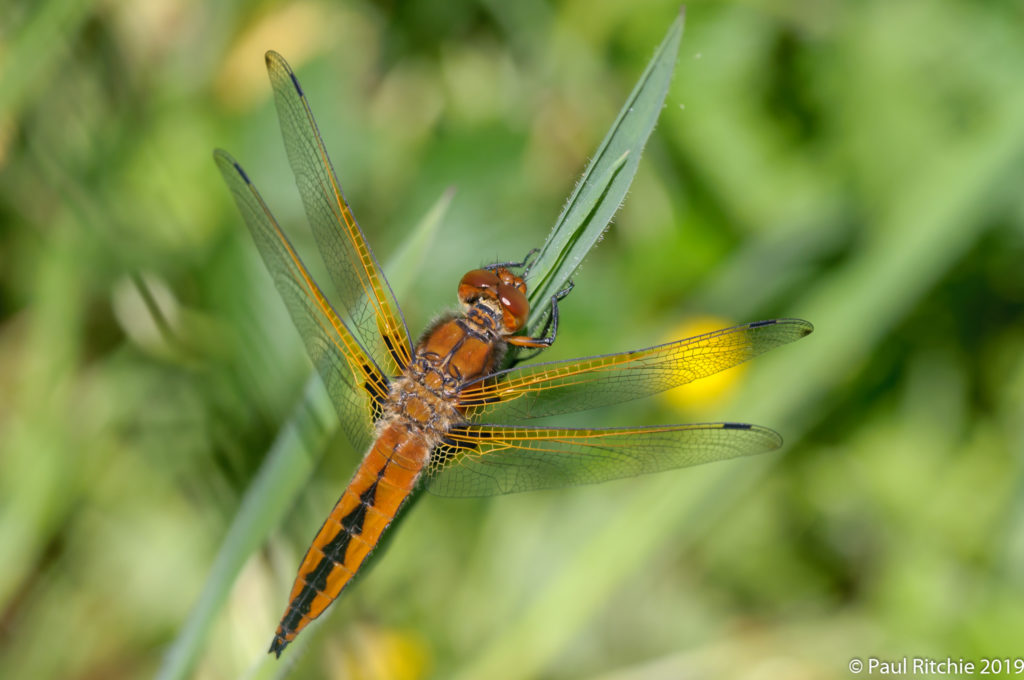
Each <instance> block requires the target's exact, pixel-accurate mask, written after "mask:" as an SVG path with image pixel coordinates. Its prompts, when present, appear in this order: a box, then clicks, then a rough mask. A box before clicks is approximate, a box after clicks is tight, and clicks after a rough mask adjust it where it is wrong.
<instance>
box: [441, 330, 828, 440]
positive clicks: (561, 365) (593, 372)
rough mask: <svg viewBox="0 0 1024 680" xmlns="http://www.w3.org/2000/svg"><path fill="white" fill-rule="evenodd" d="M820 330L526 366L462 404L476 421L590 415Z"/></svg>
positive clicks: (754, 334) (708, 336)
mask: <svg viewBox="0 0 1024 680" xmlns="http://www.w3.org/2000/svg"><path fill="white" fill-rule="evenodd" d="M813 330H814V327H813V326H812V325H811V324H810V323H808V322H807V321H803V320H802V319H772V320H770V321H755V322H753V323H747V324H743V325H742V326H734V327H732V328H726V329H723V330H720V331H714V332H712V333H705V334H704V335H698V336H695V337H692V338H685V339H683V340H677V341H675V342H669V343H666V344H664V345H656V346H654V347H648V348H647V349H639V350H634V351H632V352H622V353H620V354H606V355H602V356H594V357H587V358H585V359H569V360H567V361H553V362H548V363H542V364H534V365H532V366H522V367H518V368H513V369H509V370H507V371H501V372H499V373H495V374H493V375H491V376H487V377H486V378H483V379H481V380H478V381H476V382H473V383H470V384H469V385H467V386H466V387H465V388H463V390H462V391H461V392H460V394H459V404H460V406H462V407H463V408H464V409H465V413H466V417H467V418H468V419H470V420H477V419H480V418H482V417H486V418H487V420H495V421H503V420H523V419H529V418H540V417H543V416H550V415H556V414H559V413H570V412H574V411H585V410H587V409H592V408H596V407H598V406H608V405H609V404H617V403H619V402H623V401H629V400H631V399H639V398H640V397H646V396H649V395H651V394H656V393H658V392H662V391H664V390H668V389H671V388H673V387H678V386H679V385H685V384H686V383H688V382H691V381H694V380H698V379H700V378H704V377H706V376H709V375H712V374H713V373H718V372H719V371H722V370H725V369H727V368H731V367H733V366H736V365H738V364H741V363H743V362H744V361H747V360H748V359H752V358H754V357H756V356H757V355H759V354H762V353H764V352H767V351H768V350H770V349H772V348H773V347H778V346H779V345H784V344H786V343H789V342H793V341H794V340H798V339H799V338H802V337H804V336H805V335H808V334H809V333H810V332H811V331H813Z"/></svg>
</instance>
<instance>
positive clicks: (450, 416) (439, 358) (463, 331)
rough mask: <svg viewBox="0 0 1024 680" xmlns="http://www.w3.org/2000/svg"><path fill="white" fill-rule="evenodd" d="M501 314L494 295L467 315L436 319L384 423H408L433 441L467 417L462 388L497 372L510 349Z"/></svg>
mask: <svg viewBox="0 0 1024 680" xmlns="http://www.w3.org/2000/svg"><path fill="white" fill-rule="evenodd" d="M499 314H500V310H499V309H496V308H495V307H494V305H492V303H491V302H490V301H481V302H478V303H477V304H475V305H473V306H471V307H470V308H469V309H468V310H467V312H466V314H465V315H453V316H447V317H442V318H441V319H439V320H438V321H436V322H435V323H434V324H433V325H431V327H430V328H428V329H427V331H426V332H425V333H424V334H423V337H422V338H421V339H420V342H419V344H417V346H416V350H415V353H414V354H413V358H412V361H411V362H410V363H409V366H408V367H407V368H406V370H405V372H404V373H403V374H402V375H401V376H400V377H398V378H396V379H395V380H394V381H393V382H392V384H391V394H390V404H389V405H388V408H387V414H386V416H385V417H384V419H383V421H382V423H381V424H382V425H383V426H385V427H386V426H388V425H392V424H401V425H404V426H405V427H407V428H408V429H410V430H415V431H417V433H418V434H420V435H421V436H423V437H424V439H425V440H426V443H427V444H428V446H430V447H433V446H435V445H436V444H438V443H439V442H440V441H441V440H442V438H443V437H444V435H445V433H446V432H448V431H449V430H450V429H451V428H453V427H455V426H456V425H459V424H461V423H463V422H464V418H463V416H462V413H461V412H460V410H459V409H458V407H457V405H456V404H457V397H458V393H459V390H460V389H461V388H462V387H463V385H465V384H466V383H468V382H471V381H473V380H476V379H477V378H480V377H482V376H485V375H487V374H489V373H491V372H492V371H493V370H494V367H495V365H497V363H498V361H500V360H501V357H502V356H503V354H504V352H505V346H506V344H505V340H504V338H503V337H502V335H501V334H500V333H499V332H498V331H497V320H498V319H499V318H500V317H499V316H498V315H499Z"/></svg>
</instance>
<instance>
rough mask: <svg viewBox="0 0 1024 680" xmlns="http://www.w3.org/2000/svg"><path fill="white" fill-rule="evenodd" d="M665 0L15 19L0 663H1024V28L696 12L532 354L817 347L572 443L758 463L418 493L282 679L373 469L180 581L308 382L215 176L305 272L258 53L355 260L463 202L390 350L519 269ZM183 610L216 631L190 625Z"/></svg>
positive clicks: (91, 673)
mask: <svg viewBox="0 0 1024 680" xmlns="http://www.w3.org/2000/svg"><path fill="white" fill-rule="evenodd" d="M676 11H677V5H675V4H674V3H672V2H660V1H659V2H655V1H647V0H644V1H634V2H611V1H596V2H595V1H590V2H587V1H584V0H575V1H570V2H558V3H546V2H540V1H538V0H527V1H524V2H517V3H503V2H500V1H499V0H478V1H472V0H456V1H448V2H427V1H425V0H422V1H419V2H385V3H381V4H379V5H375V4H371V3H367V2H335V3H331V2H317V1H314V0H309V1H306V2H294V3H283V2H271V1H267V2H260V3H256V4H244V3H235V4H230V3H223V4H215V3H200V2H191V1H188V0H157V1H155V2H145V3H143V2H138V3H128V2H116V1H114V2H104V3H88V2H75V1H73V0H54V1H51V2H42V3H28V2H23V3H20V4H18V3H15V4H14V5H11V4H7V5H5V6H4V8H3V9H0V675H3V677H11V678H133V677H148V676H153V675H155V674H157V673H159V672H163V674H164V675H163V676H162V677H196V678H221V677H236V676H246V677H275V676H279V675H284V674H286V673H289V672H291V673H292V674H293V675H294V676H295V677H314V678H315V677H322V678H366V679H371V678H410V679H411V678H425V677H462V678H485V677H486V678H558V679H561V678H593V677H596V678H602V679H603V680H612V679H616V680H625V679H626V678H629V679H631V680H634V679H641V678H643V679H647V678H679V677H745V678H754V677H757V678H842V677H849V676H850V673H849V671H848V670H847V664H848V662H849V660H850V658H851V657H861V658H867V657H870V656H879V657H890V658H891V657H896V658H898V657H902V656H904V655H908V656H915V655H916V656H929V657H933V658H942V659H944V658H946V657H947V656H951V657H953V658H954V659H957V658H960V657H964V658H968V659H979V658H981V657H992V656H999V657H1014V656H1015V655H1017V656H1020V655H1024V648H1022V647H1021V644H1020V640H1021V631H1022V630H1024V488H1022V481H1024V479H1022V469H1021V468H1022V463H1024V460H1022V454H1024V446H1022V443H1024V353H1022V348H1024V315H1022V314H1021V310H1022V303H1024V266H1022V263H1024V191H1022V190H1021V187H1022V186H1024V183H1022V180H1024V87H1022V86H1021V82H1022V81H1021V74H1024V41H1022V40H1021V32H1020V26H1021V25H1022V21H1024V6H1022V5H1021V4H1020V3H1019V2H1012V1H1005V2H987V3H976V2H970V1H969V0H963V1H960V2H954V1H952V0H906V1H900V2H892V1H891V0H873V1H865V2H848V3H844V2H838V1H829V0H824V1H821V0H788V1H787V0H755V1H748V2H736V3H729V2H696V3H693V4H691V5H690V6H689V7H688V13H687V26H686V31H685V34H684V36H683V40H682V46H681V51H680V58H679V62H678V65H677V70H676V75H675V78H674V81H673V84H672V88H671V90H670V92H669V94H668V97H667V99H666V104H665V107H664V110H663V111H662V115H661V119H660V122H659V125H658V128H657V129H656V130H655V133H654V135H653V136H652V138H651V141H650V143H649V144H648V147H647V150H646V152H645V155H644V158H643V161H642V162H641V164H640V170H639V173H638V175H637V178H636V181H635V183H634V184H633V188H632V190H631V192H630V194H629V196H628V198H627V200H626V202H625V204H624V206H623V208H622V210H621V211H620V213H619V215H618V217H617V220H616V223H615V224H614V226H613V227H612V229H611V230H610V231H609V233H608V234H607V236H606V237H605V239H604V241H603V242H602V243H601V244H600V245H599V246H598V248H597V249H596V250H595V251H594V252H593V253H592V255H591V256H590V258H589V259H588V260H587V262H586V263H585V264H584V266H583V268H582V270H581V272H580V273H579V274H578V276H577V277H576V284H577V288H576V291H575V292H574V293H573V294H572V295H571V296H569V298H568V299H566V300H565V302H564V303H563V305H562V320H563V325H562V328H561V334H560V335H559V341H558V343H557V344H556V345H555V347H554V348H553V349H552V350H550V352H549V353H548V355H547V358H550V359H557V358H566V357H570V356H574V355H580V354H586V353H597V352H609V351H618V350H625V349H631V348H634V347H640V346H645V345H649V344H653V343H655V342H661V341H664V340H667V339H671V338H672V337H678V336H680V335H683V334H685V333H686V332H687V329H692V328H695V327H696V324H698V323H707V322H708V317H714V318H715V319H717V322H716V323H718V324H720V325H729V324H731V323H733V322H739V321H749V320H756V319H760V318H770V317H773V316H799V317H803V318H806V319H809V320H810V321H812V322H813V323H814V324H815V325H816V327H817V330H816V332H815V334H813V335H812V336H810V337H809V338H807V339H805V340H802V341H800V342H799V343H797V344H795V345H793V346H789V347H785V348H782V349H779V350H776V351H775V352H774V353H773V354H771V355H769V356H766V357H763V358H761V359H759V360H758V361H757V362H755V363H754V364H752V365H751V366H749V368H748V369H747V370H743V371H736V372H733V373H731V374H729V376H728V377H727V379H726V380H725V381H724V382H721V383H719V384H718V386H717V388H716V387H715V386H712V389H707V388H706V387H705V388H704V389H703V390H702V388H701V386H700V385H694V386H692V388H690V389H689V390H688V394H689V396H688V397H687V396H685V395H682V396H680V398H675V396H676V395H674V394H673V395H670V396H669V397H668V398H658V399H650V400H646V401H644V402H640V403H634V404H629V405H626V406H623V407H622V408H619V409H615V410H612V411H606V412H601V413H594V414H583V415H581V416H579V417H576V418H566V419H560V422H570V423H583V424H607V423H618V424H623V425H628V424H643V423H654V422H680V421H683V422H685V421H688V420H746V421H750V422H757V423H760V424H763V425H768V426H771V427H774V428H776V429H778V430H779V431H780V432H781V433H782V434H783V435H784V436H785V437H786V439H787V444H786V446H785V447H784V448H783V449H782V450H781V451H780V452H777V453H773V454H769V455H767V456H762V457H760V458H757V459H751V460H743V461H734V462H730V463H722V464H718V465H714V466H708V467H706V468H698V469H693V470H686V471H680V472H671V473H665V474H662V475H658V476H655V477H649V478H638V479H631V480H625V481H619V482H613V483H609V484H605V485H601V486H597V487H584V488H573V489H566V490H561V491H551V492H539V493H531V494H524V495H520V496H508V497H501V498H495V499H485V500H450V499H439V498H433V497H426V498H424V499H423V500H422V501H420V502H419V503H418V504H417V506H416V508H415V509H414V511H413V512H412V513H410V515H409V516H408V518H407V520H406V521H405V522H404V524H403V526H402V527H401V531H399V532H396V534H395V536H394V540H393V543H392V544H391V546H390V547H389V549H388V551H387V554H386V555H385V556H384V558H383V559H381V560H380V562H379V563H378V565H377V566H376V567H375V568H374V569H373V570H372V571H371V572H370V573H369V574H367V575H366V576H365V577H363V578H361V579H360V582H359V583H358V584H357V585H356V586H355V587H353V588H352V589H350V590H348V591H346V594H345V595H344V596H343V598H342V599H341V600H340V602H339V604H337V605H335V606H334V607H333V608H332V610H330V612H329V614H328V615H327V616H325V617H324V621H323V623H322V624H321V625H317V626H315V627H314V628H313V629H311V630H309V631H307V632H305V633H303V636H300V638H299V640H300V643H301V644H299V643H297V644H296V645H294V646H293V647H292V648H290V649H288V651H287V652H286V654H285V657H284V659H282V661H281V662H274V661H272V660H270V659H269V658H268V657H267V656H266V655H265V651H266V648H267V646H268V644H269V642H270V639H271V635H272V633H273V630H274V627H275V625H276V623H277V620H278V617H279V616H280V614H281V612H282V610H283V607H284V604H285V598H286V597H287V593H288V589H289V587H290V584H291V581H292V578H293V577H294V572H295V569H296V567H297V564H298V560H299V558H300V557H301V554H302V552H303V551H304V550H305V548H306V546H307V544H308V541H309V540H310V538H311V537H312V535H313V533H314V532H315V531H316V529H317V528H318V527H319V525H320V522H321V521H322V519H323V517H324V516H325V515H326V513H327V511H328V510H329V508H330V507H331V506H332V505H333V503H334V501H335V500H336V498H337V496H338V494H339V493H340V491H341V489H342V488H343V486H344V484H345V483H346V482H347V480H348V475H349V474H350V473H351V470H352V469H353V467H354V465H355V464H356V461H357V460H358V456H359V454H358V453H357V452H353V451H351V450H349V448H348V447H347V445H346V444H345V443H344V441H343V440H342V439H341V438H332V439H331V440H330V442H328V443H327V445H326V446H324V445H322V442H321V441H319V440H318V439H317V438H316V437H315V436H312V437H311V438H308V439H307V440H305V443H306V444H307V445H308V448H309V450H310V457H309V458H308V460H307V461H306V467H305V468H300V469H299V470H298V472H296V480H297V481H296V483H297V484H301V493H299V494H298V495H297V497H295V498H292V497H285V498H280V499H278V502H279V503H282V504H284V505H283V507H282V510H284V511H285V512H284V519H283V521H280V522H278V521H275V522H274V525H273V531H272V532H271V535H270V536H269V537H267V538H266V539H265V540H263V539H261V540H259V541H258V545H253V546H252V547H253V548H254V549H255V551H254V552H252V554H251V555H250V554H249V552H248V551H242V552H241V553H239V554H241V555H242V557H245V559H244V564H242V563H240V573H239V574H238V577H237V579H236V578H234V573H233V572H231V570H228V572H230V573H229V576H230V578H228V579H227V582H228V583H230V586H225V587H221V588H220V589H219V591H218V590H217V588H212V590H214V591H216V592H213V594H212V595H211V593H210V590H211V587H210V586H208V587H207V591H205V593H204V590H203V588H204V583H206V582H207V579H209V578H210V575H211V569H212V568H213V565H214V563H215V560H216V556H217V554H218V551H222V552H223V551H224V550H225V548H224V546H225V545H226V538H225V537H226V536H227V535H228V530H229V527H230V526H231V524H232V522H233V521H234V518H235V517H236V514H237V513H238V512H239V508H240V506H241V504H242V500H243V497H244V494H245V493H246V490H247V489H249V488H250V485H251V484H252V483H253V481H254V480H258V479H259V476H258V471H259V469H260V465H261V463H262V462H263V461H264V459H265V458H266V457H267V454H268V450H269V449H270V448H271V445H272V443H273V442H274V440H275V438H276V437H277V436H278V434H279V433H280V432H281V431H282V428H283V427H285V424H286V423H291V422H295V416H294V415H293V414H294V409H295V405H296V404H297V403H298V402H299V401H300V399H301V398H302V395H303V393H304V392H303V390H304V387H303V386H304V385H305V384H306V382H307V378H308V374H309V368H308V363H307V361H306V359H305V357H304V354H303V353H302V350H301V346H300V344H299V341H298V337H297V335H296V333H295V332H294V331H293V330H292V328H291V324H290V322H289V321H288V318H287V315H286V313H285V311H284V308H283V306H282V304H281V303H280V301H279V299H278V297H277V294H276V291H274V289H273V287H272V285H271V283H270V281H269V278H268V277H267V275H266V274H265V273H264V271H263V268H262V264H261V263H260V262H259V260H258V256H257V254H256V251H255V248H254V247H253V245H252V243H251V242H250V239H249V236H248V234H247V233H246V230H245V228H244V226H243V223H242V220H241V217H240V216H239V214H238V213H237V211H236V209H235V207H234V205H233V203H232V201H231V198H230V195H229V193H228V191H227V189H226V188H225V187H224V186H223V185H222V182H221V179H220V177H219V176H218V174H217V171H216V168H215V166H214V164H213V162H212V160H211V155H210V154H211V151H212V149H213V148H214V147H218V146H220V147H224V148H226V149H228V150H230V151H231V152H232V154H234V155H235V156H236V157H237V158H238V159H239V161H240V162H242V163H243V164H244V165H245V167H246V168H247V170H248V172H249V174H250V175H251V176H252V178H253V180H254V181H255V182H256V184H257V185H258V186H259V187H260V188H261V190H262V191H263V193H264V196H265V198H266V199H267V201H268V203H269V204H270V206H271V207H272V209H273V210H274V211H275V213H276V215H277V217H278V218H279V219H280V220H281V222H282V223H283V224H284V225H285V226H286V229H287V230H288V231H289V232H290V233H291V234H292V235H293V236H294V237H295V240H296V241H297V243H298V245H299V247H300V249H301V250H303V252H305V253H306V255H307V258H308V259H312V253H313V252H314V249H313V247H312V246H313V244H312V240H311V239H310V238H309V234H308V231H307V230H306V226H305V221H304V217H303V215H302V209H301V205H300V203H299V198H298V194H297V191H296V189H295V186H294V183H293V181H292V178H291V174H290V170H289V169H288V166H287V162H286V159H285V155H284V150H283V146H282V143H281V140H280V135H279V132H278V129H277V122H276V118H275V114H274V111H273V105H272V102H271V100H270V94H271V92H270V86H269V83H268V82H267V80H266V75H265V71H264V65H263V56H262V55H263V52H264V51H265V50H267V49H275V50H277V51H279V52H281V53H282V54H283V55H285V57H286V58H288V59H289V61H290V62H291V64H292V66H293V67H294V68H295V69H296V71H297V72H298V74H299V77H300V79H301V80H302V83H303V86H304V88H305V90H306V92H307V94H308V96H309V98H310V101H311V104H312V106H313V109H314V112H315V114H316V115H317V118H318V120H319V123H320V126H321V129H322V132H323V135H324V137H325V140H326V143H327V146H328V149H329V150H330V152H331V154H332V157H333V160H334V164H335V167H336V168H337V171H338V174H339V176H340V178H341V180H342V183H343V185H344V187H345V189H346V192H347V196H348V199H349V201H350V203H351V204H352V207H353V210H354V212H355V214H356V215H357V217H358V218H359V219H360V221H361V224H362V226H363V229H364V230H365V231H366V232H367V234H368V236H369V239H370V241H371V243H372V245H373V246H374V248H375V249H376V252H377V254H378V256H379V258H380V259H381V261H383V262H387V261H388V260H389V258H390V257H391V256H392V254H393V253H395V252H396V250H398V249H399V248H400V246H401V244H402V243H403V239H405V238H406V237H407V235H408V234H409V233H411V231H412V230H413V228H414V225H415V224H416V223H417V222H418V221H419V220H420V219H421V218H422V217H423V215H424V214H425V213H426V212H427V211H428V210H429V209H430V207H431V206H432V205H433V204H434V203H435V202H436V201H437V200H438V198H439V197H440V196H441V195H442V193H443V192H444V190H445V189H446V188H447V187H451V186H454V187H455V188H456V193H455V196H454V200H453V202H452V204H451V207H450V210H449V211H448V213H447V214H446V216H445V218H444V221H443V223H442V225H441V227H440V231H439V233H438V235H437V237H436V239H435V240H434V242H433V244H432V245H431V246H430V249H429V251H427V253H426V261H427V266H426V268H425V269H424V270H422V271H419V272H416V276H415V277H414V278H413V279H412V280H413V281H414V283H413V284H412V285H411V286H408V287H406V289H405V290H403V291H402V292H401V293H400V299H401V301H402V303H403V308H404V311H405V315H406V319H407V321H408V322H409V325H410V328H411V329H412V331H413V333H414V334H415V333H418V332H419V330H420V329H422V328H423V327H424V325H425V324H426V323H428V322H429V320H430V319H431V318H432V317H433V315H435V314H437V313H438V312H439V311H440V310H442V309H445V308H449V307H451V306H452V305H453V303H454V293H455V285H456V283H457V281H458V278H459V277H460V276H461V274H462V273H463V272H465V271H466V270H467V269H470V268H473V267H476V266H478V265H480V264H483V263H487V262H491V261H494V260H498V259H504V260H507V259H515V258H517V257H520V256H521V255H522V254H523V253H525V252H526V251H527V250H528V249H529V248H531V247H533V246H535V245H539V244H540V243H541V242H542V241H543V239H544V237H545V236H546V234H547V231H548V229H549V228H550V226H551V225H552V224H553V223H554V221H555V218H556V217H557V215H558V212H559V210H560V207H561V204H562V202H563V201H564V200H565V198H566V197H567V196H568V194H569V193H570V191H571V190H572V187H573V183H574V181H575V179H576V177H577V176H578V175H579V173H580V172H581V171H582V169H583V168H584V166H585V165H586V162H587V159H588V156H589V154H591V153H593V151H594V149H595V148H596V146H597V144H598V143H599V142H600V140H601V138H602V137H603V135H604V133H605V131H606V129H607V128H608V126H609V125H610V124H611V122H612V121H613V120H614V117H615V114H616V112H617V110H618V108H619V106H620V105H621V103H622V102H623V100H624V99H625V97H626V95H627V94H628V93H629V91H630V89H631V88H632V86H633V83H634V82H635V81H636V79H637V78H638V77H639V75H640V73H641V72H642V71H643V68H644V66H645V64H646V63H647V60H648V59H649V58H650V56H651V54H652V52H653V50H654V48H655V46H656V45H657V44H658V42H659V41H660V40H661V38H662V36H663V35H664V32H665V30H666V29H667V28H668V26H669V24H670V23H671V22H672V20H673V19H674V17H675V14H676ZM389 273H392V272H389ZM400 276H401V275H400V274H399V277H400ZM683 389H684V390H687V388H683ZM301 434H302V433H301V428H300V438H301ZM321 456H322V457H321ZM310 470H312V475H309V471H310ZM201 593H204V594H202V595H201ZM221 603H222V604H221ZM197 606H205V607H207V608H208V612H209V614H210V619H209V620H210V622H211V625H210V626H209V627H206V628H204V627H198V628H197V627H191V628H190V627H188V626H187V625H186V622H187V621H189V620H190V617H192V619H193V620H194V619H195V618H196V616H197V615H196V613H195V612H196V607H197ZM183 630H186V631H192V632H191V633H183ZM189 635H192V636H193V638H192V639H191V640H190V641H183V640H185V638H188V637H189ZM172 645H176V646H175V647H174V648H175V649H178V650H180V649H183V648H188V649H191V650H194V652H195V656H194V658H192V657H191V656H189V655H188V654H186V655H184V656H178V657H169V656H167V654H168V650H169V649H171V648H172Z"/></svg>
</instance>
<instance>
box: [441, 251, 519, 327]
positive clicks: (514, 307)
mask: <svg viewBox="0 0 1024 680" xmlns="http://www.w3.org/2000/svg"><path fill="white" fill-rule="evenodd" d="M459 301H460V302H462V304H464V305H472V304H475V303H477V302H481V301H484V302H486V301H491V302H492V305H496V306H497V307H498V308H499V310H500V311H501V323H502V328H501V329H500V330H501V331H502V332H503V333H504V334H506V335H512V334H513V333H515V332H516V331H518V330H519V329H520V328H522V327H523V325H524V324H525V323H526V318H527V317H528V316H529V315H530V303H529V302H527V300H526V284H525V283H523V280H522V278H520V277H518V276H516V275H515V274H513V273H512V272H510V271H509V270H507V269H505V268H504V267H498V268H496V269H494V270H490V269H474V270H473V271H471V272H467V273H466V275H465V276H463V277H462V281H460V282H459Z"/></svg>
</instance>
